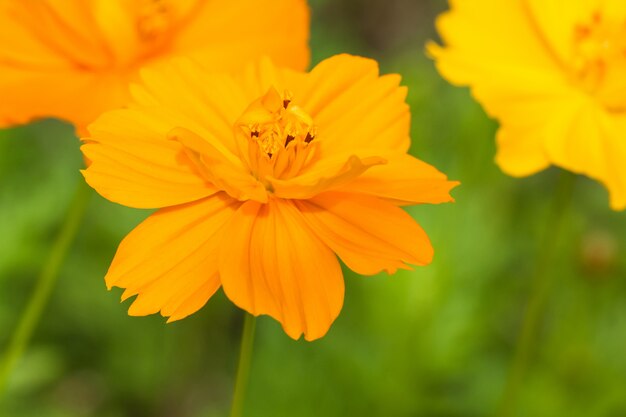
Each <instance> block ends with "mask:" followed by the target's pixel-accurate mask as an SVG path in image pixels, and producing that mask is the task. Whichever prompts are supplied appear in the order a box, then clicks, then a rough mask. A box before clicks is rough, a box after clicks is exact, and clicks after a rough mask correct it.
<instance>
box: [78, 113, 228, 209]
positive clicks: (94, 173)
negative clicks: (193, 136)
mask: <svg viewBox="0 0 626 417" xmlns="http://www.w3.org/2000/svg"><path fill="white" fill-rule="evenodd" d="M170 129H171V127H170V126H169V125H168V124H166V123H164V122H163V121H161V120H159V119H157V118H155V117H152V116H151V115H149V114H147V113H145V112H141V111H139V110H130V109H127V110H117V111H112V112H109V113H106V114H105V115H103V116H102V117H101V118H100V119H98V121H97V122H96V123H94V124H93V125H91V126H90V128H89V130H90V132H91V137H90V138H89V139H88V141H87V144H86V145H83V147H82V148H81V150H82V151H83V154H84V155H85V157H86V158H87V159H89V160H90V161H91V163H90V165H89V167H88V168H87V169H86V170H85V171H84V173H83V174H84V176H85V179H86V180H87V182H88V183H89V185H91V186H92V187H93V188H95V189H96V191H98V192H99V193H100V194H101V195H102V196H103V197H105V198H107V199H109V200H111V201H114V202H116V203H120V204H123V205H126V206H130V207H136V208H160V207H167V206H173V205H176V204H182V203H187V202H189V201H194V200H198V199H200V198H203V197H206V196H209V195H211V194H213V193H215V192H216V191H217V189H216V188H215V187H214V186H213V185H212V184H210V183H208V182H207V181H206V180H204V179H203V178H202V176H201V175H200V173H198V172H197V171H196V168H195V167H194V165H193V163H192V162H191V161H189V160H188V158H187V157H186V156H185V155H184V153H183V149H182V146H181V145H180V144H179V143H176V142H174V141H171V140H168V139H167V132H168V130H170Z"/></svg>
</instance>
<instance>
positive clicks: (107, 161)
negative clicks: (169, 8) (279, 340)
mask: <svg viewBox="0 0 626 417" xmlns="http://www.w3.org/2000/svg"><path fill="white" fill-rule="evenodd" d="M142 75H143V84H141V85H139V86H135V87H134V88H133V91H132V93H133V97H134V103H133V104H132V105H131V106H130V107H129V108H128V109H122V110H115V111H111V112H108V113H105V114H104V115H103V116H102V117H101V118H99V119H98V120H97V121H96V122H95V123H94V124H93V125H91V126H90V127H89V131H90V137H88V138H86V139H85V143H86V144H85V145H83V147H82V151H83V153H84V155H85V156H86V157H87V158H89V159H90V160H91V161H92V164H91V165H90V166H89V168H88V169H87V170H86V171H85V172H84V175H85V178H86V180H87V182H88V183H89V184H90V185H91V186H92V187H93V188H95V189H96V190H97V191H98V192H99V193H100V194H101V195H102V196H104V197H106V198H107V199H109V200H111V201H114V202H117V203H120V204H123V205H126V206H130V207H137V208H160V210H158V211H157V212H156V213H154V214H152V215H151V216H150V217H148V219H147V220H145V221H144V222H143V223H142V224H141V225H139V226H138V227H137V228H136V229H135V230H134V231H132V232H131V233H130V234H129V235H128V236H127V237H126V238H125V239H124V240H123V242H122V243H121V245H120V247H119V249H118V251H117V254H116V255H115V258H114V260H113V262H112V265H111V267H110V269H109V271H108V274H107V276H106V283H107V285H108V287H109V288H110V287H112V286H117V287H122V288H125V292H124V294H123V296H122V298H123V299H127V298H129V297H132V296H135V295H137V298H136V299H135V300H134V302H133V304H132V306H131V307H130V310H129V313H130V314H131V315H147V314H153V313H157V312H160V313H161V314H162V315H163V316H167V317H169V320H170V321H173V320H178V319H181V318H183V317H185V316H188V315H189V314H192V313H194V312H195V311H197V310H198V309H199V308H201V307H202V306H203V305H204V304H205V303H206V302H207V300H208V299H209V298H210V297H211V296H212V295H213V294H214V293H215V291H216V290H218V288H219V287H220V286H222V287H223V289H224V292H225V293H226V295H227V296H228V298H229V299H230V300H232V301H233V302H234V303H235V304H236V305H238V306H239V307H241V308H242V309H245V310H247V311H248V312H250V313H252V314H254V315H260V314H267V315H270V316H271V317H273V318H275V319H276V320H278V321H280V322H281V323H282V326H283V328H284V330H285V332H286V333H287V334H288V335H289V336H291V337H292V338H296V339H297V338H299V337H300V335H301V334H302V333H304V335H305V338H306V339H307V340H313V339H317V338H319V337H321V336H323V335H324V334H325V333H326V332H327V331H328V329H329V327H330V325H331V324H332V322H333V321H334V320H335V318H336V317H337V315H338V314H339V311H340V310H341V307H342V303H343V298H344V282H343V276H342V272H341V268H340V265H339V262H338V260H337V256H338V257H339V258H341V260H342V261H343V262H344V263H345V264H346V265H347V266H348V267H349V268H351V269H352V270H354V271H356V272H357V273H359V274H365V275H371V274H376V273H378V272H380V271H387V272H389V273H393V272H395V271H396V270H397V269H398V268H409V266H408V264H413V265H426V264H428V263H429V262H430V261H431V258H432V256H433V250H432V247H431V245H430V242H429V239H428V237H427V236H426V234H425V233H424V231H423V230H422V229H421V228H420V226H418V224H417V223H416V222H415V221H414V220H413V219H412V218H411V217H410V216H409V215H408V214H407V213H406V212H405V211H403V210H402V209H401V208H400V207H399V206H402V205H409V204H422V203H443V202H448V201H451V200H452V199H451V197H450V195H449V190H450V189H451V188H452V187H454V186H455V185H456V183H454V182H450V181H447V179H446V176H445V175H443V174H442V173H440V172H438V171H437V170H436V169H435V168H433V167H431V166H430V165H427V164H426V163H424V162H421V161H419V160H418V159H416V158H414V157H412V156H410V155H408V154H407V150H408V149H409V144H410V138H409V127H410V112H409V108H408V106H407V105H406V103H405V97H406V92H407V91H406V88H404V87H400V86H399V83H400V77H399V76H397V75H386V76H379V73H378V66H377V64H376V62H375V61H372V60H368V59H364V58H358V57H354V56H348V55H340V56H336V57H333V58H331V59H328V60H326V61H324V62H322V63H321V64H319V65H318V66H317V67H315V69H313V70H312V72H310V73H302V72H296V71H292V70H286V69H279V68H277V67H275V66H274V65H273V64H272V63H271V62H270V61H269V60H263V61H260V63H258V64H257V65H251V66H249V67H248V68H247V69H246V70H243V71H242V72H241V74H240V75H237V76H230V75H225V74H222V75H215V74H210V73H209V72H208V71H207V70H206V69H205V68H204V67H203V66H201V65H199V64H197V63H195V62H193V61H191V60H177V61H176V62H173V63H172V64H171V65H170V66H168V68H167V69H165V68H162V69H160V70H158V71H157V70H154V71H144V72H143V73H142ZM335 254H336V255H337V256H336V255H335Z"/></svg>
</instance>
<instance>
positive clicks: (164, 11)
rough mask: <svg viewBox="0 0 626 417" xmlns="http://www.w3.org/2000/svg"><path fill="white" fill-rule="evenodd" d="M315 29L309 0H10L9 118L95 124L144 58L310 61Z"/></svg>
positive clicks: (2, 26) (6, 19) (0, 115)
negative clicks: (182, 56)
mask: <svg viewBox="0 0 626 417" xmlns="http://www.w3.org/2000/svg"><path fill="white" fill-rule="evenodd" d="M308 32H309V16H308V9H307V5H306V1H305V0H0V45H2V46H0V92H1V93H2V100H0V126H4V127H6V126H10V125H13V124H18V123H25V122H28V121H29V120H32V119H35V118H41V117H57V118H61V119H65V120H68V121H70V122H72V123H74V124H75V125H77V126H79V127H81V126H86V125H87V124H88V123H91V122H92V121H93V120H94V119H95V118H96V117H97V116H98V115H99V114H101V113H102V112H103V111H105V110H109V109H112V108H117V107H121V106H123V105H125V104H126V101H127V100H128V99H129V94H128V91H127V85H128V82H129V81H132V80H135V79H136V78H137V74H138V68H139V67H142V66H144V65H148V64H155V63H158V62H159V61H161V60H163V59H164V58H167V57H171V56H173V55H179V54H185V55H191V56H194V57H196V59H199V60H202V61H203V62H204V63H205V65H207V67H211V68H216V69H219V70H231V69H234V68H236V67H237V66H238V65H240V64H241V63H243V62H246V61H248V60H250V59H251V58H252V59H255V58H256V57H260V56H261V55H269V56H271V57H272V58H273V59H274V60H276V62H278V63H280V64H283V65H285V66H288V67H293V68H295V69H304V68H305V67H306V66H307V65H308V59H309V50H308V47H307V39H308Z"/></svg>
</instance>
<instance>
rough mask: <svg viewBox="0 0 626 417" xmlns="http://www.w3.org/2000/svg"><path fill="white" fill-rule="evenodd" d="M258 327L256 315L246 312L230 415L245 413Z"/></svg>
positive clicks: (239, 416)
mask: <svg viewBox="0 0 626 417" xmlns="http://www.w3.org/2000/svg"><path fill="white" fill-rule="evenodd" d="M255 327H256V317H254V316H253V315H252V314H248V313H246V318H245V321H244V324H243V334H242V336H241V350H240V351H239V365H238V367H237V379H236V380H235V392H234V394H233V403H232V407H231V409H230V417H241V416H242V415H243V401H244V399H245V396H246V387H247V385H248V377H249V376H250V365H251V363H252V348H253V346H254V329H255Z"/></svg>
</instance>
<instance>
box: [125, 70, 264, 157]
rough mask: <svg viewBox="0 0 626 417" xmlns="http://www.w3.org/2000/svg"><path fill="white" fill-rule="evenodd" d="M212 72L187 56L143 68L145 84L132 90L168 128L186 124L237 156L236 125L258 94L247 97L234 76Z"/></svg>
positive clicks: (139, 104) (141, 104) (138, 99)
mask: <svg viewBox="0 0 626 417" xmlns="http://www.w3.org/2000/svg"><path fill="white" fill-rule="evenodd" d="M213 71H214V70H209V69H207V68H205V67H203V66H202V65H200V64H199V63H198V62H196V61H194V60H191V59H188V58H178V59H174V60H171V61H167V62H164V63H161V64H158V65H154V66H152V67H150V68H148V69H143V70H142V71H141V81H142V83H141V84H140V85H133V86H132V88H131V93H132V96H133V98H134V100H135V102H136V104H137V105H138V106H139V107H140V108H141V109H142V110H143V111H145V112H148V113H150V114H151V115H152V117H154V118H158V119H159V120H161V121H162V122H163V123H164V124H167V125H168V126H169V129H168V131H169V130H171V129H173V128H175V127H185V128H186V129H188V130H191V131H193V132H194V133H196V134H197V135H199V136H201V137H203V138H206V139H207V140H209V141H211V142H212V143H213V144H214V146H219V145H218V143H219V144H220V145H221V146H223V147H224V148H225V149H226V150H228V151H229V152H230V153H231V154H232V155H237V153H238V147H237V144H236V143H235V139H234V135H233V126H234V124H235V122H236V121H237V118H238V117H239V116H241V113H243V111H244V110H245V109H246V107H247V106H248V104H249V103H250V101H251V100H253V99H254V98H256V97H254V96H253V97H249V96H247V95H246V94H245V92H244V91H243V89H242V88H241V86H240V85H239V84H238V83H237V82H236V81H235V79H233V77H232V76H230V75H228V74H223V73H214V72H213ZM222 152H223V153H226V152H225V150H224V149H222Z"/></svg>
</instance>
